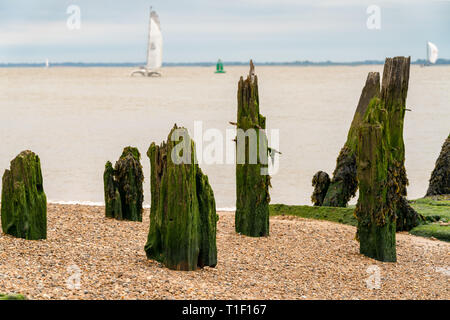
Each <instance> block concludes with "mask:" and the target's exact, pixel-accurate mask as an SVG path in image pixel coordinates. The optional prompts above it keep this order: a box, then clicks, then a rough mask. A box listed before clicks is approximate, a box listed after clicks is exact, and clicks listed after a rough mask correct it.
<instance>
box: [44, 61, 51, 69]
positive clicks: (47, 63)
mask: <svg viewBox="0 0 450 320" xmlns="http://www.w3.org/2000/svg"><path fill="white" fill-rule="evenodd" d="M45 67H46V68H49V67H50V63H49V61H48V59H47V60H45Z"/></svg>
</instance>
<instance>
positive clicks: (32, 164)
mask: <svg viewBox="0 0 450 320" xmlns="http://www.w3.org/2000/svg"><path fill="white" fill-rule="evenodd" d="M2 183H3V185H2V203H1V221H2V229H3V232H4V233H6V234H10V235H12V236H15V237H18V238H24V239H27V240H38V239H46V238H47V197H46V196H45V193H44V186H43V179H42V173H41V163H40V160H39V157H38V156H37V155H36V154H34V153H33V152H31V151H29V150H26V151H22V152H21V153H20V154H19V155H18V156H17V157H16V158H14V160H12V161H11V167H10V170H5V173H4V174H3V180H2Z"/></svg>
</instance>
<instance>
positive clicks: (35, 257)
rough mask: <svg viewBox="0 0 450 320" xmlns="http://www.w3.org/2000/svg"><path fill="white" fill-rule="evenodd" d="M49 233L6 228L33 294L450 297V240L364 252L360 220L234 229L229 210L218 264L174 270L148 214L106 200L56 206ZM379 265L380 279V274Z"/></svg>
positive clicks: (5, 288) (283, 219) (8, 280)
mask: <svg viewBox="0 0 450 320" xmlns="http://www.w3.org/2000/svg"><path fill="white" fill-rule="evenodd" d="M47 214H48V233H47V240H38V241H27V240H24V239H18V238H14V237H11V236H8V235H5V234H3V233H1V234H0V288H1V291H2V293H21V294H24V295H26V296H27V298H29V299H444V300H448V299H450V287H449V285H448V283H449V276H450V267H449V266H450V243H447V242H442V241H438V240H432V239H425V238H421V237H416V236H412V235H409V234H407V233H398V234H397V257H398V261H397V263H383V262H379V261H376V260H373V259H370V258H367V257H365V256H363V255H361V254H359V244H358V242H357V241H356V240H355V228H354V227H352V226H348V225H341V224H337V223H332V222H327V221H317V220H310V219H303V218H298V217H292V216H277V217H271V218H270V236H269V237H265V238H249V237H246V236H242V235H239V234H237V233H235V231H234V212H219V213H218V214H219V216H220V219H219V221H218V224H217V247H218V264H217V266H216V267H215V268H210V267H205V268H204V269H199V270H197V271H192V272H184V271H173V270H169V269H167V268H165V267H163V266H162V264H160V263H159V262H156V261H152V260H148V259H147V258H146V256H145V252H144V249H143V248H144V244H145V242H146V239H147V234H148V227H149V209H145V211H144V219H143V222H128V221H118V220H113V219H108V218H105V217H104V207H101V206H83V205H59V204H49V205H48V213H47ZM376 274H379V278H378V279H379V281H378V282H377V281H376V280H374V279H375V278H374V275H376Z"/></svg>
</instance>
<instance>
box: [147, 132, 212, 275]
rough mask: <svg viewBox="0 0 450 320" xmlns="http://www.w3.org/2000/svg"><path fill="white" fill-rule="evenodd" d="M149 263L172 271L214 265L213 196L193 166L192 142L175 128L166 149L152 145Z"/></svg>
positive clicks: (193, 149)
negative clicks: (155, 261)
mask: <svg viewBox="0 0 450 320" xmlns="http://www.w3.org/2000/svg"><path fill="white" fill-rule="evenodd" d="M147 155H148V157H149V158H150V166H151V181H150V185H151V208H150V230H149V233H148V239H147V243H146V245H145V252H146V254H147V257H148V258H149V259H154V260H157V261H160V262H162V263H163V264H164V265H165V266H167V267H168V268H170V269H175V270H195V269H197V268H198V267H203V266H211V267H214V266H215V265H216V264H217V247H216V224H217V219H218V216H217V214H216V204H215V200H214V193H213V191H212V189H211V186H210V185H209V182H208V177H207V176H206V175H204V174H203V173H202V171H201V169H200V167H199V166H198V165H197V161H196V157H195V145H194V141H193V140H192V139H190V137H189V134H188V132H187V129H185V128H178V127H177V126H176V125H175V126H174V128H173V129H172V130H171V132H170V134H169V136H168V139H167V143H166V142H163V143H162V144H161V145H159V146H158V145H156V144H155V143H152V144H151V145H150V148H149V149H148V151H147Z"/></svg>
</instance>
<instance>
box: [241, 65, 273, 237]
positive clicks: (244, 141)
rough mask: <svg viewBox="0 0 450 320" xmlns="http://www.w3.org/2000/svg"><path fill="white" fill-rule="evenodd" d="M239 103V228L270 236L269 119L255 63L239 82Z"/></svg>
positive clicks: (246, 233) (242, 232) (244, 232)
mask: <svg viewBox="0 0 450 320" xmlns="http://www.w3.org/2000/svg"><path fill="white" fill-rule="evenodd" d="M237 100H238V110H237V130H238V135H237V139H236V156H237V161H236V214H235V229H236V232H238V233H241V234H244V235H247V236H252V237H262V236H268V235H269V202H270V195H269V187H270V176H269V174H268V172H267V168H268V151H269V150H268V145H267V137H266V134H265V131H264V130H265V128H266V118H265V117H264V116H262V115H261V114H260V113H259V96H258V78H257V76H256V75H255V73H254V66H253V62H252V61H250V72H249V75H248V76H247V79H245V80H244V78H243V77H241V78H240V80H239V83H238V94H237ZM240 132H241V133H242V134H240ZM246 134H248V136H247V135H246Z"/></svg>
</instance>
